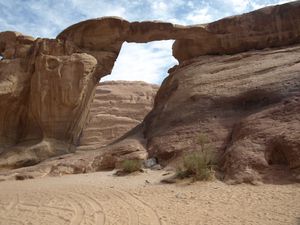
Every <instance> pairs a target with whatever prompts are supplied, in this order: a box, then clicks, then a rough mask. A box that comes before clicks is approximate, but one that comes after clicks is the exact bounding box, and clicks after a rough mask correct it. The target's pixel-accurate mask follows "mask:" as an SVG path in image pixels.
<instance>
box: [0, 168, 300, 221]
mask: <svg viewBox="0 0 300 225" xmlns="http://www.w3.org/2000/svg"><path fill="white" fill-rule="evenodd" d="M163 173H164V172H163V171H162V172H154V171H147V172H146V173H144V174H140V175H130V176H126V177H114V176H112V172H100V173H92V174H80V175H69V176H64V177H44V178H41V179H34V180H25V181H5V182H1V183H0V190H1V193H0V224H1V225H12V224H28V225H29V224H31V225H40V224H45V225H46V224H51V225H54V224H55V225H56V224H57V225H59V224H71V225H75V224H76V225H77V224H78V225H79V224H82V225H83V224H111V225H118V224H124V225H135V224H153V225H155V224H162V225H166V224H172V225H173V224H180V225H182V224H188V225H190V224H209V225H214V224H216V225H221V224H226V225H227V224H239V225H240V224H262V225H268V224H270V225H276V224H278V225H282V224H288V225H291V224H295V225H296V224H297V222H298V224H299V220H300V219H299V218H300V185H299V184H292V185H266V184H264V185H259V186H250V185H237V186H232V185H226V184H224V183H221V182H218V181H214V182H201V183H195V184H192V185H186V184H178V185H166V184H164V185H163V184H160V183H159V180H160V179H161V178H162V177H163V176H162V174H163Z"/></svg>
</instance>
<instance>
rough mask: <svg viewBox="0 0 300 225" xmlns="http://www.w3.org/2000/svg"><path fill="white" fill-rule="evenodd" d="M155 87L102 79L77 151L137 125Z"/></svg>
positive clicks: (112, 138) (110, 139)
mask: <svg viewBox="0 0 300 225" xmlns="http://www.w3.org/2000/svg"><path fill="white" fill-rule="evenodd" d="M157 90H158V86H157V85H154V84H147V83H144V82H139V81H134V82H128V81H106V82H101V83H100V84H99V85H98V86H97V88H96V94H95V97H94V100H93V102H92V104H91V108H90V115H89V119H88V121H87V123H86V126H85V127H84V129H83V131H82V134H81V138H80V144H79V146H78V147H77V150H96V149H99V148H101V147H103V146H106V145H108V144H110V143H112V142H114V141H116V140H117V139H118V138H120V137H121V136H123V135H124V134H125V133H126V132H128V131H130V130H131V129H132V128H134V127H135V126H137V125H138V124H140V123H141V122H142V121H143V119H144V117H145V116H146V115H147V113H148V112H149V111H150V110H151V109H152V106H153V102H154V96H155V95H156V92H157Z"/></svg>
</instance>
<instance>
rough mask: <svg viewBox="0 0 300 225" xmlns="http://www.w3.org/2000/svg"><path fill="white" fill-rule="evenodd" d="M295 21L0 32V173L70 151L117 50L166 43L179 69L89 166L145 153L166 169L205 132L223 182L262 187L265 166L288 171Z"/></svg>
mask: <svg viewBox="0 0 300 225" xmlns="http://www.w3.org/2000/svg"><path fill="white" fill-rule="evenodd" d="M299 12H300V1H296V2H292V3H287V4H283V5H280V6H273V7H267V8H264V9H260V10H257V11H254V12H250V13H247V14H243V15H240V16H234V17H229V18H225V19H222V20H219V21H216V22H213V23H210V24H205V25H196V26H179V25H173V24H170V23H164V22H133V23H130V22H128V21H126V20H123V19H120V18H111V17H109V18H101V19H93V20H88V21H84V22H81V23H78V24H75V25H73V26H71V27H69V28H67V29H66V30H64V31H62V32H61V33H60V34H59V35H58V36H57V38H56V39H36V40H34V39H33V38H30V37H27V36H24V35H22V34H19V33H16V32H2V33H0V55H1V56H2V57H3V59H2V60H1V62H0V81H1V82H0V87H1V88H0V101H1V108H0V123H1V126H0V140H1V142H0V154H1V155H0V158H1V159H0V167H19V166H26V165H32V164H35V163H37V162H40V161H41V160H44V159H46V158H48V157H51V156H54V155H60V154H64V153H68V152H72V151H74V149H75V146H76V145H78V144H79V143H80V134H81V133H82V129H83V127H84V126H85V124H86V119H87V116H88V112H89V107H90V104H91V102H92V99H93V96H94V92H95V89H96V86H97V84H98V82H99V80H100V78H101V77H103V76H105V75H108V74H110V73H111V71H112V68H113V65H114V62H115V60H116V58H117V56H118V54H119V51H120V48H121V46H122V44H123V43H124V42H125V41H127V42H139V43H144V42H149V41H154V40H167V39H174V40H175V43H174V45H173V55H174V56H175V58H177V59H178V61H179V65H178V66H175V67H174V68H172V69H171V70H169V72H170V74H169V76H168V77H167V78H166V79H165V81H164V82H163V84H162V86H161V88H160V89H159V92H158V95H157V96H156V99H155V103H154V108H153V110H152V111H151V113H150V114H149V115H148V116H147V117H146V119H145V120H144V122H143V123H142V124H140V125H139V126H137V127H136V128H135V129H133V130H132V131H131V132H128V133H127V134H126V135H125V136H123V137H121V138H120V139H118V140H117V141H115V142H114V143H113V144H111V145H108V146H106V147H105V148H102V149H101V151H99V152H98V153H95V155H96V156H95V155H94V156H93V159H94V160H89V163H90V162H93V165H94V167H93V166H92V167H93V168H103V167H102V165H103V164H105V163H106V164H109V165H108V166H107V167H113V166H114V165H116V164H117V163H118V162H119V161H120V158H121V159H123V158H128V157H133V158H134V157H137V158H145V157H147V155H148V154H149V155H150V156H153V157H156V158H157V159H158V160H159V161H160V162H161V163H163V164H166V163H168V162H169V161H171V160H172V159H176V158H178V157H179V156H180V155H181V154H182V153H183V152H185V151H191V150H193V149H194V148H196V147H197V145H196V143H194V142H195V141H194V140H195V137H196V136H197V135H198V134H199V133H205V134H207V135H208V136H209V138H210V139H211V142H212V143H213V144H214V145H215V147H216V148H215V149H216V152H217V154H218V156H219V158H220V163H219V165H220V167H221V168H222V171H223V172H224V178H226V179H236V180H239V181H241V182H243V181H249V180H254V179H265V180H267V179H268V177H269V176H268V174H270V173H271V172H272V171H275V167H276V168H287V169H288V170H289V171H290V170H292V171H297V169H299V157H298V156H299V151H300V149H299V143H298V140H299V135H298V134H299V133H300V132H299V130H300V125H299V118H298V113H297V112H298V111H297V109H298V106H299V100H298V95H299V91H300V90H299V89H300V88H299V86H300V85H299V80H300V77H299V57H298V56H299V46H298V45H296V44H298V43H299V42H300V13H299ZM274 47H277V48H276V49H266V48H274ZM278 47H279V48H278ZM280 47H281V48H280ZM262 49H265V50H262ZM255 50H256V51H255ZM257 50H260V51H257ZM243 52H244V53H243ZM279 130H281V131H282V132H281V133H278V132H279ZM109 142H110V141H109ZM135 153H136V154H135ZM87 158H88V157H87ZM78 162H79V161H78ZM108 162H109V163H108ZM95 165H96V166H95ZM273 165H276V166H275V167H274V166H273ZM278 165H279V166H278ZM104 167H105V166H104ZM283 170H285V169H282V170H281V171H283ZM268 171H269V172H268ZM270 171H271V172H270Z"/></svg>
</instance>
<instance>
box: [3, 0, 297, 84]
mask: <svg viewBox="0 0 300 225" xmlns="http://www.w3.org/2000/svg"><path fill="white" fill-rule="evenodd" d="M286 2H291V0H0V32H1V31H7V30H13V31H19V32H21V33H23V34H26V35H31V36H33V37H43V38H55V37H56V35H57V34H58V33H60V31H62V30H64V29H65V28H67V27H68V26H70V25H72V24H74V23H77V22H79V21H83V20H87V19H91V18H98V17H102V16H119V17H123V18H124V19H126V20H129V21H143V20H162V21H166V22H172V23H176V24H182V25H192V24H203V23H208V22H212V21H215V20H218V19H221V18H223V17H227V16H232V15H236V14H241V13H245V12H249V11H252V10H255V9H258V8H262V7H265V6H269V5H275V4H282V3H286ZM172 44H173V41H158V42H157V41H156V42H150V43H146V44H136V43H124V44H123V46H122V49H121V52H120V55H119V57H118V59H117V61H116V63H115V66H114V68H113V71H112V74H111V75H108V76H106V77H105V78H103V79H101V81H102V80H142V81H145V82H149V83H156V84H160V83H161V82H162V80H163V79H164V78H165V77H166V76H167V75H168V74H167V71H168V69H169V68H171V67H172V66H173V65H175V64H177V63H178V62H177V60H176V59H175V58H174V57H173V56H172Z"/></svg>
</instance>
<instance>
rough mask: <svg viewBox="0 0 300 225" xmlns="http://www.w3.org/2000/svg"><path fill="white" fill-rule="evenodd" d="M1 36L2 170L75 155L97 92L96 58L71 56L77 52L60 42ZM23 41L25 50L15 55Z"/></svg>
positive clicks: (11, 34)
mask: <svg viewBox="0 0 300 225" xmlns="http://www.w3.org/2000/svg"><path fill="white" fill-rule="evenodd" d="M0 37H1V39H0V40H1V41H0V43H2V44H3V43H5V45H2V46H4V47H3V48H2V49H1V54H2V56H4V58H3V59H2V60H1V61H0V79H1V84H0V86H1V89H0V101H1V109H0V121H1V125H0V127H1V128H0V140H1V142H0V154H1V157H0V167H19V166H28V165H32V164H36V163H38V162H40V161H41V160H43V159H46V158H48V157H51V156H55V155H60V154H65V153H68V152H71V151H74V150H75V145H76V144H77V141H78V138H79V135H80V132H81V130H82V127H83V126H84V124H85V121H86V117H87V114H88V105H89V103H90V102H91V100H92V96H93V93H94V89H95V84H96V79H95V77H94V71H95V67H96V64H97V61H96V59H95V58H94V57H93V56H90V55H88V54H86V53H72V52H73V51H74V49H75V48H73V47H72V45H71V44H69V43H66V42H61V41H59V40H48V39H38V40H36V41H34V42H32V41H31V40H32V39H31V38H27V37H25V36H23V35H21V34H16V33H13V32H4V33H1V35H0ZM13 37H15V39H13ZM27 39H28V40H27ZM20 40H21V41H20ZM24 43H25V45H26V46H27V45H28V46H27V47H26V49H28V51H26V52H25V51H24V52H23V53H22V54H18V52H19V51H18V49H19V48H20V47H22V46H23V45H24ZM8 52H9V54H8ZM25 53H26V54H25Z"/></svg>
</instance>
